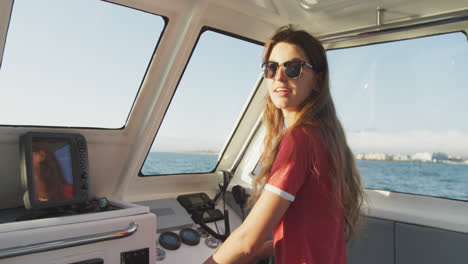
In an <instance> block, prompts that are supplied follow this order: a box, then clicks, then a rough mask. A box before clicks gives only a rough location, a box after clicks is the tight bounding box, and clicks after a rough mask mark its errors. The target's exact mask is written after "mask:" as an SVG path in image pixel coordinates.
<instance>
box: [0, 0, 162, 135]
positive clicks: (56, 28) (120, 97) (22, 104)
mask: <svg viewBox="0 0 468 264" xmlns="http://www.w3.org/2000/svg"><path fill="white" fill-rule="evenodd" d="M164 27H165V20H164V19H163V18H162V17H161V16H157V15H154V14H150V13H146V12H142V11H139V10H135V9H131V8H127V7H124V6H120V5H115V4H111V3H108V2H105V1H96V0H82V1H72V0H48V1H40V0H15V1H14V5H13V9H12V15H11V20H10V25H9V29H8V34H7V40H6V43H5V52H4V57H3V61H2V65H1V69H0V87H1V96H0V113H2V114H1V115H0V124H1V125H32V126H58V127H99V128H114V129H115V128H122V127H123V126H124V125H125V123H126V120H127V118H128V115H129V113H130V110H131V107H132V105H133V102H134V100H135V98H136V95H137V93H138V90H139V87H140V84H141V83H142V80H143V78H144V76H145V73H146V69H147V68H148V65H149V62H150V60H151V58H152V56H153V53H154V51H155V48H156V45H157V43H158V40H159V38H160V36H161V33H162V31H163V29H164Z"/></svg>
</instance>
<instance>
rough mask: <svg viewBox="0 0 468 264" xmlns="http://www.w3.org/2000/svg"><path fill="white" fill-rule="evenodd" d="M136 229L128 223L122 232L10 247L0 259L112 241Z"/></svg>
mask: <svg viewBox="0 0 468 264" xmlns="http://www.w3.org/2000/svg"><path fill="white" fill-rule="evenodd" d="M137 229H138V224H136V223H135V222H130V225H129V226H128V228H126V229H123V230H116V231H110V232H104V233H99V234H94V235H87V236H80V237H72V238H66V239H59V240H54V241H48V242H41V243H36V244H30V245H26V246H19V247H12V248H6V249H0V259H3V258H11V257H16V256H23V255H27V254H32V253H39V252H44V251H50V250H56V249H63V248H68V247H75V246H79V245H85V244H91V243H96V242H101V241H107V240H112V239H118V238H124V237H128V236H131V235H133V234H134V233H135V232H136V231H137Z"/></svg>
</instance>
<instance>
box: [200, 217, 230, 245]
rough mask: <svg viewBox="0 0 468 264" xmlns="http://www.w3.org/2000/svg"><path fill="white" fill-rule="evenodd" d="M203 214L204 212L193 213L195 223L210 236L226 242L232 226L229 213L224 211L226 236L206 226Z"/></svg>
mask: <svg viewBox="0 0 468 264" xmlns="http://www.w3.org/2000/svg"><path fill="white" fill-rule="evenodd" d="M201 214H203V212H200V211H195V212H193V213H192V219H193V221H194V222H195V223H196V224H199V225H200V226H201V227H202V228H203V229H205V230H206V232H208V234H210V235H212V236H213V237H214V238H216V239H219V240H221V241H223V242H224V241H225V240H226V239H227V238H228V236H229V235H230V234H231V225H230V224H229V211H228V210H224V230H225V231H224V235H221V234H218V233H216V232H215V231H214V230H213V229H211V227H209V226H208V225H207V224H205V222H204V221H203V217H202V215H201Z"/></svg>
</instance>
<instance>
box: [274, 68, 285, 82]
mask: <svg viewBox="0 0 468 264" xmlns="http://www.w3.org/2000/svg"><path fill="white" fill-rule="evenodd" d="M283 67H284V65H279V66H278V69H277V70H276V73H275V76H273V77H274V80H276V81H284V80H286V79H287V77H286V75H285V73H284V68H283Z"/></svg>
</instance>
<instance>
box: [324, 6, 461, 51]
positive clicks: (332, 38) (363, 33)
mask: <svg viewBox="0 0 468 264" xmlns="http://www.w3.org/2000/svg"><path fill="white" fill-rule="evenodd" d="M466 20H468V10H463V11H459V12H454V13H449V14H444V15H437V16H432V17H427V18H421V19H418V20H414V21H410V22H397V23H391V24H384V25H380V26H379V25H378V26H376V27H370V28H365V29H360V30H355V31H348V32H342V33H338V34H332V35H325V36H321V37H319V39H320V40H321V41H322V42H323V43H333V42H337V41H346V40H353V39H359V38H364V37H371V36H376V35H382V34H388V33H395V32H401V31H406V30H412V29H418V28H424V27H430V26H438V25H444V24H449V23H456V22H461V21H466Z"/></svg>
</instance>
